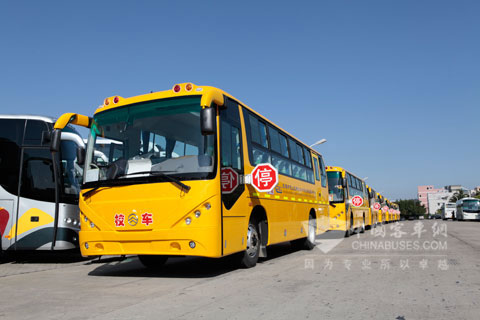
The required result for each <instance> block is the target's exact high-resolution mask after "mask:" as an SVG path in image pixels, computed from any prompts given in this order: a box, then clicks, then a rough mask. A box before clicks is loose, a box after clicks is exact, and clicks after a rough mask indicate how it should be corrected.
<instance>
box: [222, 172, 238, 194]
mask: <svg viewBox="0 0 480 320" xmlns="http://www.w3.org/2000/svg"><path fill="white" fill-rule="evenodd" d="M220 177H221V179H222V181H221V183H222V193H232V192H233V191H235V189H236V188H237V187H238V185H239V182H240V181H239V180H240V179H239V177H238V173H237V172H236V171H235V170H233V169H232V168H228V167H227V168H222V170H221V175H220Z"/></svg>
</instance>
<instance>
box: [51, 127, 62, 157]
mask: <svg viewBox="0 0 480 320" xmlns="http://www.w3.org/2000/svg"><path fill="white" fill-rule="evenodd" d="M61 139H62V131H61V130H53V132H52V135H51V137H50V151H52V152H59V151H60V144H61V143H62V140H61Z"/></svg>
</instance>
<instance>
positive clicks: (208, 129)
mask: <svg viewBox="0 0 480 320" xmlns="http://www.w3.org/2000/svg"><path fill="white" fill-rule="evenodd" d="M216 113H217V110H216V108H214V107H210V108H203V109H202V110H201V111H200V129H201V130H202V135H204V136H208V135H212V134H215V117H216Z"/></svg>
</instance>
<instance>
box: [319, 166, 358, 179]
mask: <svg viewBox="0 0 480 320" xmlns="http://www.w3.org/2000/svg"><path fill="white" fill-rule="evenodd" d="M325 168H326V169H327V171H341V172H348V174H350V175H352V176H354V177H355V178H357V179H360V180H362V181H363V179H362V178H360V177H359V176H357V175H355V174H353V173H352V172H350V171H348V170H346V169H344V168H342V167H336V166H325ZM363 182H365V181H363Z"/></svg>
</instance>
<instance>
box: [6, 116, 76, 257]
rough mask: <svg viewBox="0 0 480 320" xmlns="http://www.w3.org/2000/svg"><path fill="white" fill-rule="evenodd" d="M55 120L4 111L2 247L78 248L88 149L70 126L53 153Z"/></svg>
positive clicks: (29, 248) (14, 249)
mask: <svg viewBox="0 0 480 320" xmlns="http://www.w3.org/2000/svg"><path fill="white" fill-rule="evenodd" d="M54 122H55V121H54V119H53V118H49V117H43V116H31V115H0V237H1V241H0V244H1V250H9V251H11V250H13V251H16V250H65V249H74V248H77V247H78V231H79V229H80V220H79V210H78V193H79V190H80V183H81V177H82V171H83V170H82V169H81V168H80V167H79V166H78V164H77V163H76V150H77V148H78V147H83V148H85V144H84V143H83V141H82V139H81V138H80V136H79V134H78V133H77V132H76V131H75V130H74V129H73V128H70V129H69V130H67V131H66V132H64V133H62V136H61V139H62V142H61V150H60V152H59V153H58V154H56V155H55V156H53V155H52V152H51V151H50V133H51V132H52V130H53V124H54Z"/></svg>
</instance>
